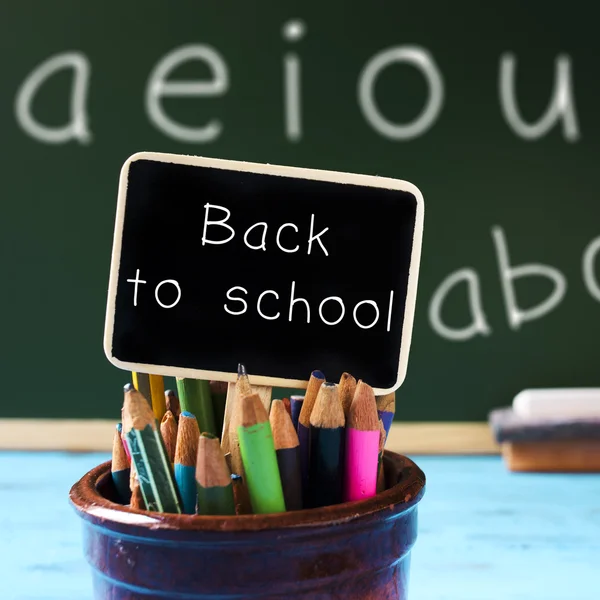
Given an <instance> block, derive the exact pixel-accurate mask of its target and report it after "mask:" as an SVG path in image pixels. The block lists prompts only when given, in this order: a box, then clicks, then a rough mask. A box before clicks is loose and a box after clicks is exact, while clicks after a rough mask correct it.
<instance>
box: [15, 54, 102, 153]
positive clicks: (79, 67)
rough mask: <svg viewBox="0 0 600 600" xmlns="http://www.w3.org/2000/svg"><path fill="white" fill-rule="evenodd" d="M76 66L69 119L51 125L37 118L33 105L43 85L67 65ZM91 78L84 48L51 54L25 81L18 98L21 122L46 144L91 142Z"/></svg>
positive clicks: (16, 105)
mask: <svg viewBox="0 0 600 600" xmlns="http://www.w3.org/2000/svg"><path fill="white" fill-rule="evenodd" d="M68 68H70V69H73V82H72V84H71V99H70V111H69V115H70V118H69V122H68V123H67V124H65V125H63V126H62V127H48V126H46V125H42V124H41V123H39V122H38V121H36V120H35V118H34V117H33V115H32V113H31V105H32V103H33V99H34V97H35V95H36V94H37V91H38V89H39V88H40V86H41V85H42V84H43V83H44V82H45V81H46V80H47V79H48V78H49V77H51V76H52V75H54V74H55V73H57V72H58V71H61V70H63V69H68ZM89 79H90V63H89V61H88V59H87V58H86V56H85V55H84V54H82V53H81V52H64V53H62V54H56V55H55V56H51V57H50V58H49V59H48V60H45V61H44V62H43V63H42V64H40V65H38V66H37V67H36V68H35V69H34V71H33V72H32V73H31V74H30V75H29V76H28V77H27V79H26V80H25V81H24V82H23V84H22V85H21V87H20V88H19V91H18V92H17V96H16V98H15V114H16V117H17V122H18V123H19V125H21V127H22V128H23V129H24V130H25V131H26V132H27V133H28V134H29V135H30V136H31V137H33V138H35V139H36V140H39V141H40V142H45V143H46V144H64V143H66V142H68V141H70V140H77V141H78V142H79V143H80V144H87V143H89V142H90V140H91V134H90V132H89V130H88V127H87V115H86V112H85V105H86V97H87V90H88V84H89Z"/></svg>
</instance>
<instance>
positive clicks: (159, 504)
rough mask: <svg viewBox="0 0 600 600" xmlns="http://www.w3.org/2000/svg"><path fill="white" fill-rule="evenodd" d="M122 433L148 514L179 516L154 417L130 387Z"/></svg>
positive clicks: (127, 386)
mask: <svg viewBox="0 0 600 600" xmlns="http://www.w3.org/2000/svg"><path fill="white" fill-rule="evenodd" d="M123 408H124V410H123V431H124V432H125V436H126V438H127V445H128V446H129V450H130V452H131V460H132V463H133V465H135V471H136V474H137V478H138V480H139V483H140V488H141V491H142V496H143V497H144V504H145V505H146V507H147V509H148V510H153V511H158V512H170V513H180V512H181V504H180V501H179V497H178V494H177V489H176V487H175V481H174V479H173V471H172V466H171V462H170V461H169V457H168V456H167V451H166V449H165V445H164V442H163V439H162V436H161V434H160V431H159V430H158V424H157V421H156V419H155V418H154V413H153V412H152V408H151V406H150V404H149V403H148V402H147V400H146V399H145V398H144V396H142V394H141V393H139V392H138V391H136V389H135V388H134V387H133V386H132V385H131V384H127V385H126V386H125V402H124V404H123Z"/></svg>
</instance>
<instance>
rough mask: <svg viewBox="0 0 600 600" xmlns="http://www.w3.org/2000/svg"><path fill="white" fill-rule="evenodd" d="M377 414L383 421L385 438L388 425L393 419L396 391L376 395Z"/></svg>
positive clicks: (389, 425)
mask: <svg viewBox="0 0 600 600" xmlns="http://www.w3.org/2000/svg"><path fill="white" fill-rule="evenodd" d="M376 400H377V414H378V415H379V418H380V419H381V420H382V422H383V427H384V429H385V435H386V438H387V436H388V435H389V434H390V427H391V426H392V421H393V420H394V413H395V412H396V392H391V393H390V394H385V395H383V396H377V399H376Z"/></svg>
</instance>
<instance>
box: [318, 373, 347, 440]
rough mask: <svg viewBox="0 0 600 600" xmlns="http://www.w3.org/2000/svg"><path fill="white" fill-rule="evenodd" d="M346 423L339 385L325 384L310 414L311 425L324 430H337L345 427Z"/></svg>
mask: <svg viewBox="0 0 600 600" xmlns="http://www.w3.org/2000/svg"><path fill="white" fill-rule="evenodd" d="M345 422H346V418H345V416H344V409H343V408H342V403H341V402H340V397H339V391H338V385H337V383H324V384H323V385H322V386H321V388H320V389H319V393H318V394H317V399H316V401H315V406H314V408H313V409H312V412H311V414H310V424H311V425H312V426H313V427H319V428H322V429H336V428H338V427H343V426H344V424H345Z"/></svg>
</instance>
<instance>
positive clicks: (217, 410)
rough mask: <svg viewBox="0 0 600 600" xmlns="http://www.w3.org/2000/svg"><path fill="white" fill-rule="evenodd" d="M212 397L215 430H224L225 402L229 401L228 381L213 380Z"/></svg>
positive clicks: (211, 385) (211, 384) (211, 383)
mask: <svg viewBox="0 0 600 600" xmlns="http://www.w3.org/2000/svg"><path fill="white" fill-rule="evenodd" d="M209 385H210V397H211V399H212V405H213V414H214V415H215V432H218V431H222V430H223V421H224V420H225V404H226V402H227V382H226V381H211V382H210V383H209Z"/></svg>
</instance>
